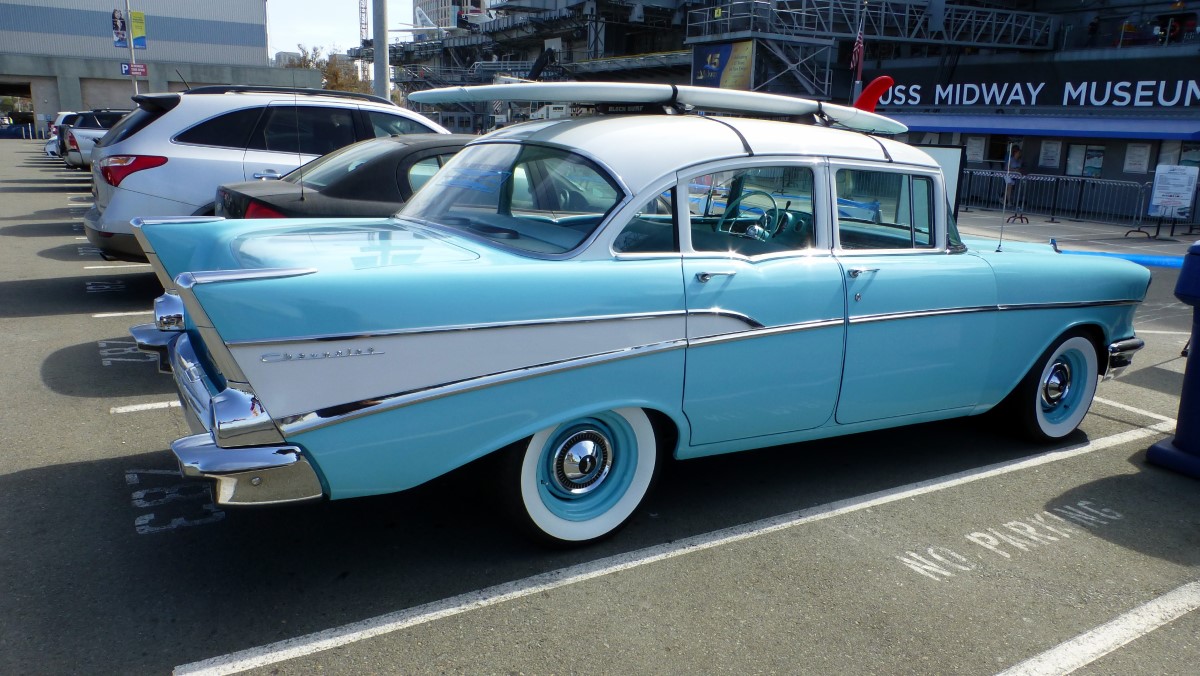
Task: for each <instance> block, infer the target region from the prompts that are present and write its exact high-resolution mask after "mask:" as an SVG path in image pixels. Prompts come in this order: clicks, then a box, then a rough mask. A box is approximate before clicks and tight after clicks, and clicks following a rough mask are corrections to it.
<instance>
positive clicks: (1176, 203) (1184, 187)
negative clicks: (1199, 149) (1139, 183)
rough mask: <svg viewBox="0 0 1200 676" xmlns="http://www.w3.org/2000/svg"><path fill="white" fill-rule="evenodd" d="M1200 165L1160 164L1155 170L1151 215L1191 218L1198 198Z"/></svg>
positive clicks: (1151, 195)
mask: <svg viewBox="0 0 1200 676" xmlns="http://www.w3.org/2000/svg"><path fill="white" fill-rule="evenodd" d="M1198 174H1200V167H1187V166H1183V165H1179V164H1160V165H1158V168H1157V169H1155V170H1154V189H1153V190H1152V191H1151V194H1150V209H1149V211H1148V212H1147V213H1148V214H1149V215H1150V216H1158V217H1161V218H1174V219H1176V220H1189V219H1191V217H1192V202H1193V201H1195V199H1196V177H1197V175H1198Z"/></svg>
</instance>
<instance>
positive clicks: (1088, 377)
mask: <svg viewBox="0 0 1200 676" xmlns="http://www.w3.org/2000/svg"><path fill="white" fill-rule="evenodd" d="M1099 374H1100V369H1099V358H1098V357H1097V355H1096V347H1095V345H1093V344H1092V341H1090V340H1088V339H1087V338H1085V337H1084V336H1081V335H1079V334H1068V335H1066V336H1064V337H1063V338H1061V339H1059V341H1058V342H1057V343H1055V344H1054V345H1053V346H1052V347H1051V348H1050V349H1049V350H1047V351H1046V352H1045V353H1044V354H1043V355H1042V357H1041V359H1039V360H1038V362H1037V363H1036V364H1034V366H1033V368H1032V369H1031V370H1030V372H1029V373H1028V375H1026V376H1025V379H1024V380H1022V381H1021V384H1020V385H1018V386H1017V389H1016V391H1014V393H1013V395H1014V397H1015V400H1014V401H1013V402H1012V403H1013V405H1014V406H1015V407H1016V412H1017V421H1018V423H1019V424H1020V426H1021V428H1022V430H1023V431H1024V432H1025V433H1026V435H1027V436H1029V437H1031V438H1033V439H1035V440H1040V441H1053V440H1056V439H1061V438H1063V437H1065V436H1067V435H1068V434H1070V433H1072V432H1074V431H1075V430H1076V429H1077V428H1078V427H1079V424H1080V423H1081V422H1083V418H1084V416H1086V415H1087V412H1088V409H1089V408H1091V406H1092V398H1093V397H1095V395H1096V384H1097V383H1098V382H1099V380H1100V375H1099Z"/></svg>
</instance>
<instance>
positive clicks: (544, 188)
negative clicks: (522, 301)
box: [399, 143, 624, 254]
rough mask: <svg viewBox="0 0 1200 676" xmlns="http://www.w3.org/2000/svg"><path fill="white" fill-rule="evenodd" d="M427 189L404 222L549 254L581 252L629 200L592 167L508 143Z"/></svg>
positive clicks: (457, 164) (475, 155)
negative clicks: (423, 223)
mask: <svg viewBox="0 0 1200 676" xmlns="http://www.w3.org/2000/svg"><path fill="white" fill-rule="evenodd" d="M426 185H427V189H425V190H422V191H420V192H419V193H417V194H416V195H414V196H413V198H412V200H410V201H409V202H408V204H407V205H406V206H405V207H404V209H402V210H401V211H400V214H399V215H400V216H402V217H407V218H413V219H416V220H420V221H424V222H428V223H434V224H437V225H441V226H444V227H448V228H453V229H456V230H460V231H463V232H465V233H468V234H470V235H473V236H478V237H483V238H486V239H489V240H491V241H493V242H495V243H496V244H498V245H501V246H505V247H511V248H515V249H520V250H523V251H528V252H531V253H544V254H559V253H565V252H567V251H570V250H572V249H574V248H576V247H578V246H579V245H580V244H582V243H583V242H585V241H586V240H587V239H588V237H590V236H591V235H592V233H594V232H595V231H596V228H597V227H598V226H599V225H600V223H601V222H603V220H604V218H605V217H606V216H607V215H608V213H609V212H610V211H612V210H613V208H615V207H616V206H617V205H618V204H619V203H620V202H621V201H622V199H623V197H624V194H623V193H622V191H621V190H620V189H619V188H618V187H617V183H616V181H614V180H613V179H612V178H611V177H609V176H608V175H607V174H606V173H605V172H604V171H603V170H602V169H600V167H598V166H597V165H596V164H594V163H593V162H592V161H591V160H588V159H586V158H584V157H582V156H579V155H576V154H574V153H571V152H569V151H567V150H563V149H560V148H546V147H540V146H520V145H516V144H509V143H504V144H482V145H477V146H468V147H467V148H465V149H464V150H463V151H461V152H459V153H458V154H457V155H455V156H454V157H453V158H452V159H451V160H450V161H449V162H448V163H447V164H446V166H445V168H443V169H442V170H441V171H439V172H438V173H437V174H435V175H434V177H433V178H432V179H430V181H429V182H428V183H427V184H426Z"/></svg>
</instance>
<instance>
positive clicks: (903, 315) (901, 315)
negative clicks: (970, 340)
mask: <svg viewBox="0 0 1200 676" xmlns="http://www.w3.org/2000/svg"><path fill="white" fill-rule="evenodd" d="M998 310H1000V307H999V306H997V305H978V306H975V307H956V308H943V309H940V310H913V311H910V312H888V313H883V314H877V315H859V316H857V317H851V318H850V322H849V323H850V324H871V323H873V322H890V321H893V320H899V319H917V318H921V317H944V316H949V315H966V314H975V313H979V312H996V311H998Z"/></svg>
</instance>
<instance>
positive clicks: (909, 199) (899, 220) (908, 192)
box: [834, 169, 934, 249]
mask: <svg viewBox="0 0 1200 676" xmlns="http://www.w3.org/2000/svg"><path fill="white" fill-rule="evenodd" d="M834 185H835V186H836V189H837V218H838V240H839V242H840V243H841V246H842V248H843V249H924V248H930V247H932V246H933V243H934V242H933V181H932V180H931V179H930V178H929V177H928V176H912V175H909V174H904V173H900V172H886V171H874V170H863V169H838V170H837V173H836V174H835V180H834Z"/></svg>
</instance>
